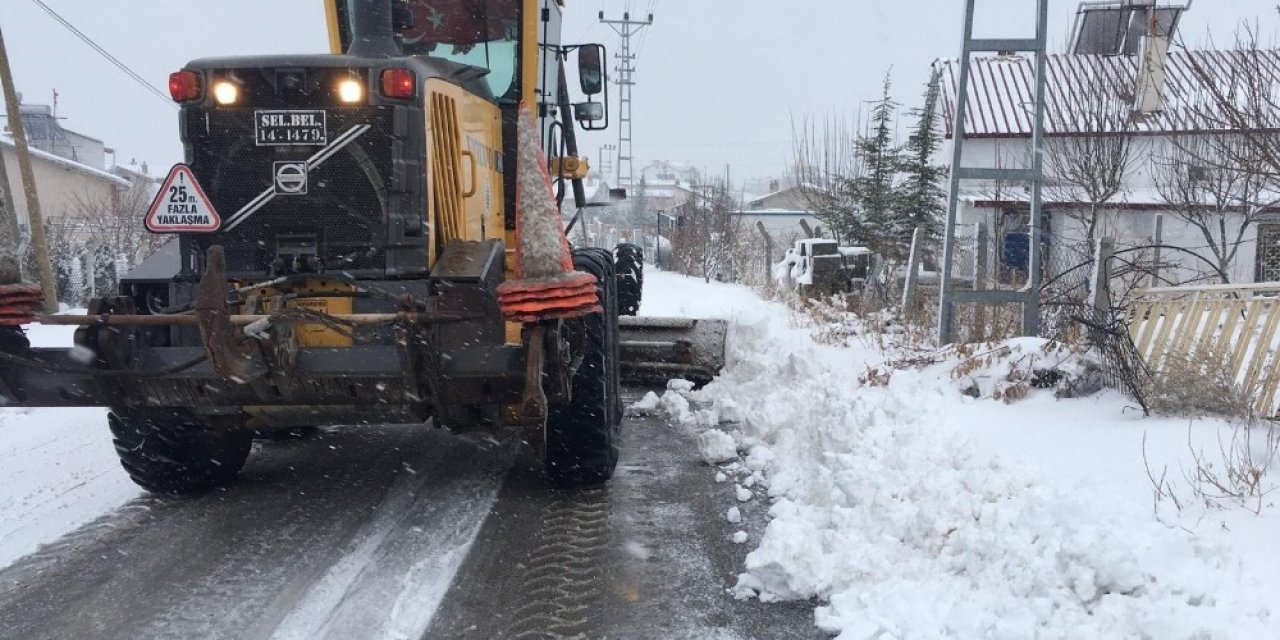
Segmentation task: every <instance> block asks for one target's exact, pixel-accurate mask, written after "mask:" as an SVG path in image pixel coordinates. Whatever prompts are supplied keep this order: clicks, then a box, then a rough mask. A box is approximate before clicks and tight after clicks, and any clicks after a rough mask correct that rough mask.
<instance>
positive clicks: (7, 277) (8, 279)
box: [0, 148, 22, 284]
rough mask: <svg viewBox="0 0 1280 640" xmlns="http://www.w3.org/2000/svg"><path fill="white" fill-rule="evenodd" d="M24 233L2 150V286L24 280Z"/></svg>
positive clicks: (0, 239)
mask: <svg viewBox="0 0 1280 640" xmlns="http://www.w3.org/2000/svg"><path fill="white" fill-rule="evenodd" d="M21 245H22V231H21V229H19V227H18V209H17V208H16V207H15V206H14V204H13V190H12V189H10V188H9V171H8V169H7V168H6V167H5V162H4V149H3V148H0V284H15V283H17V282H19V281H21V280H22V255H21V253H20V252H19V250H18V248H19V247H20V246H21Z"/></svg>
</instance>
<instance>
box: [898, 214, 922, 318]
mask: <svg viewBox="0 0 1280 640" xmlns="http://www.w3.org/2000/svg"><path fill="white" fill-rule="evenodd" d="M923 232H924V230H923V229H921V228H920V227H916V229H915V231H912V232H911V255H910V256H909V257H908V258H907V276H906V279H905V280H904V281H903V283H902V313H903V314H906V315H911V314H914V313H915V311H916V305H917V303H918V302H919V300H917V299H916V297H917V296H918V295H919V288H920V262H921V261H922V260H923V259H924V247H923V246H922V242H923V240H922V238H923V237H924V233H923Z"/></svg>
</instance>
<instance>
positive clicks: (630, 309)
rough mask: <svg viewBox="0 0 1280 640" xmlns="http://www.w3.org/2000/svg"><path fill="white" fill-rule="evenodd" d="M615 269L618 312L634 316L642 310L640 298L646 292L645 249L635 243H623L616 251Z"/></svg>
mask: <svg viewBox="0 0 1280 640" xmlns="http://www.w3.org/2000/svg"><path fill="white" fill-rule="evenodd" d="M614 254H615V255H616V256H617V257H616V262H615V263H614V271H616V272H617V278H618V313H619V314H621V315H624V316H634V315H636V314H637V313H639V312H640V299H641V297H642V295H643V293H644V250H643V249H641V248H640V247H638V246H636V245H634V244H628V243H623V244H620V245H618V247H617V249H616V250H615V251H614Z"/></svg>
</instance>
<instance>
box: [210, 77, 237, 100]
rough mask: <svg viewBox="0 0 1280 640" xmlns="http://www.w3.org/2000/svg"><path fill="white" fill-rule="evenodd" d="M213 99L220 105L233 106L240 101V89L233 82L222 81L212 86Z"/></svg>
mask: <svg viewBox="0 0 1280 640" xmlns="http://www.w3.org/2000/svg"><path fill="white" fill-rule="evenodd" d="M213 99H214V101H216V102H217V103H218V104H220V105H224V106H225V105H229V104H235V103H236V102H239V101H240V87H238V86H236V83H234V82H228V81H226V80H222V81H220V82H217V83H216V84H214V85H213Z"/></svg>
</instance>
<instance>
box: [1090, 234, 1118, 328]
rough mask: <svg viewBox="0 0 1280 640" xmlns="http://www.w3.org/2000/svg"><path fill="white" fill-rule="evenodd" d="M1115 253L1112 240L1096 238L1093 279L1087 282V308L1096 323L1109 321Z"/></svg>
mask: <svg viewBox="0 0 1280 640" xmlns="http://www.w3.org/2000/svg"><path fill="white" fill-rule="evenodd" d="M1115 252H1116V241H1115V239H1114V238H1105V237H1104V238H1098V242H1097V245H1096V246H1095V247H1094V250H1093V277H1092V278H1091V280H1090V282H1089V306H1090V307H1091V308H1092V309H1093V317H1094V318H1095V320H1096V321H1098V322H1110V321H1111V294H1110V289H1111V256H1112V255H1114V254H1115Z"/></svg>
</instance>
